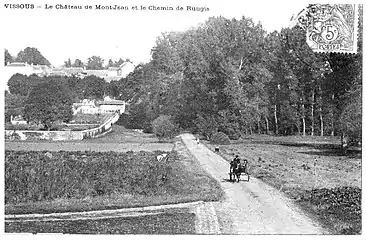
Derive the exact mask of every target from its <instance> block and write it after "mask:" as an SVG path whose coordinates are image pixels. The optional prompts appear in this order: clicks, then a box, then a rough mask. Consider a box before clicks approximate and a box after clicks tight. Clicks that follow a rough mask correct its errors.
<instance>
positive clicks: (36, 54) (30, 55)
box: [16, 47, 51, 66]
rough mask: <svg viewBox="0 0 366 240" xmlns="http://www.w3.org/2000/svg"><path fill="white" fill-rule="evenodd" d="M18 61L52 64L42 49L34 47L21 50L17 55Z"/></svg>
mask: <svg viewBox="0 0 366 240" xmlns="http://www.w3.org/2000/svg"><path fill="white" fill-rule="evenodd" d="M16 61H18V62H26V63H28V64H35V65H47V66H50V65H51V64H50V62H49V61H48V60H47V59H46V58H45V57H44V56H43V55H42V54H41V53H40V51H38V49H37V48H33V47H27V48H25V49H24V50H23V51H20V52H19V53H18V55H17V57H16Z"/></svg>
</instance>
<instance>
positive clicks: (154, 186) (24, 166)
mask: <svg viewBox="0 0 366 240" xmlns="http://www.w3.org/2000/svg"><path fill="white" fill-rule="evenodd" d="M158 154H159V153H158V152H155V153H149V152H140V153H134V152H128V153H116V152H108V153H97V152H62V151H61V152H48V153H47V152H18V151H17V152H13V151H6V152H5V170H6V171H5V172H6V173H5V189H6V194H5V204H8V203H13V204H16V203H23V202H27V201H33V202H35V201H43V200H47V201H48V200H54V199H57V198H84V197H86V196H99V195H109V194H112V193H116V192H119V193H135V194H142V195H152V194H161V193H162V191H163V188H162V187H163V185H164V180H163V177H164V176H166V175H167V174H168V173H169V172H170V169H171V166H170V164H169V163H170V162H168V163H167V164H166V163H165V162H164V163H163V162H161V163H159V162H157V160H156V159H155V157H156V156H157V155H158ZM174 156H175V154H174V153H173V154H171V161H172V162H174V158H175V157H174Z"/></svg>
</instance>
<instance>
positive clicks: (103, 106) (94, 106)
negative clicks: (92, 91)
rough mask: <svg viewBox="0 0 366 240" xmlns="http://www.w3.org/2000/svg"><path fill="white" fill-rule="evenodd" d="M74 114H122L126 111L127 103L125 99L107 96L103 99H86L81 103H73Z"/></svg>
mask: <svg viewBox="0 0 366 240" xmlns="http://www.w3.org/2000/svg"><path fill="white" fill-rule="evenodd" d="M72 107H73V114H74V115H75V114H77V113H83V114H98V113H101V114H103V113H115V112H118V113H119V114H122V113H124V112H125V108H126V104H125V102H124V101H120V100H114V99H111V98H110V97H105V98H104V100H103V101H97V102H96V101H95V100H88V99H84V100H83V101H82V102H80V103H74V104H73V106H72Z"/></svg>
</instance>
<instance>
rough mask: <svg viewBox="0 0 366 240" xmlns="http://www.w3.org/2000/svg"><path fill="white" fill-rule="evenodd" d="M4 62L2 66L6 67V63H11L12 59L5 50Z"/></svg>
mask: <svg viewBox="0 0 366 240" xmlns="http://www.w3.org/2000/svg"><path fill="white" fill-rule="evenodd" d="M4 61H5V63H4V66H6V65H8V63H11V62H13V57H12V56H11V55H10V53H9V51H8V50H7V49H5V53H4Z"/></svg>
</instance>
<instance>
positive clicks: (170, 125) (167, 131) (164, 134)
mask: <svg viewBox="0 0 366 240" xmlns="http://www.w3.org/2000/svg"><path fill="white" fill-rule="evenodd" d="M152 128H153V132H154V133H155V135H156V137H157V138H159V140H163V139H167V138H169V139H172V138H173V137H174V136H175V135H176V134H177V132H178V127H177V126H176V125H175V123H174V122H173V121H172V120H171V117H170V116H166V115H161V116H159V117H158V118H157V119H155V120H154V121H153V122H152Z"/></svg>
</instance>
